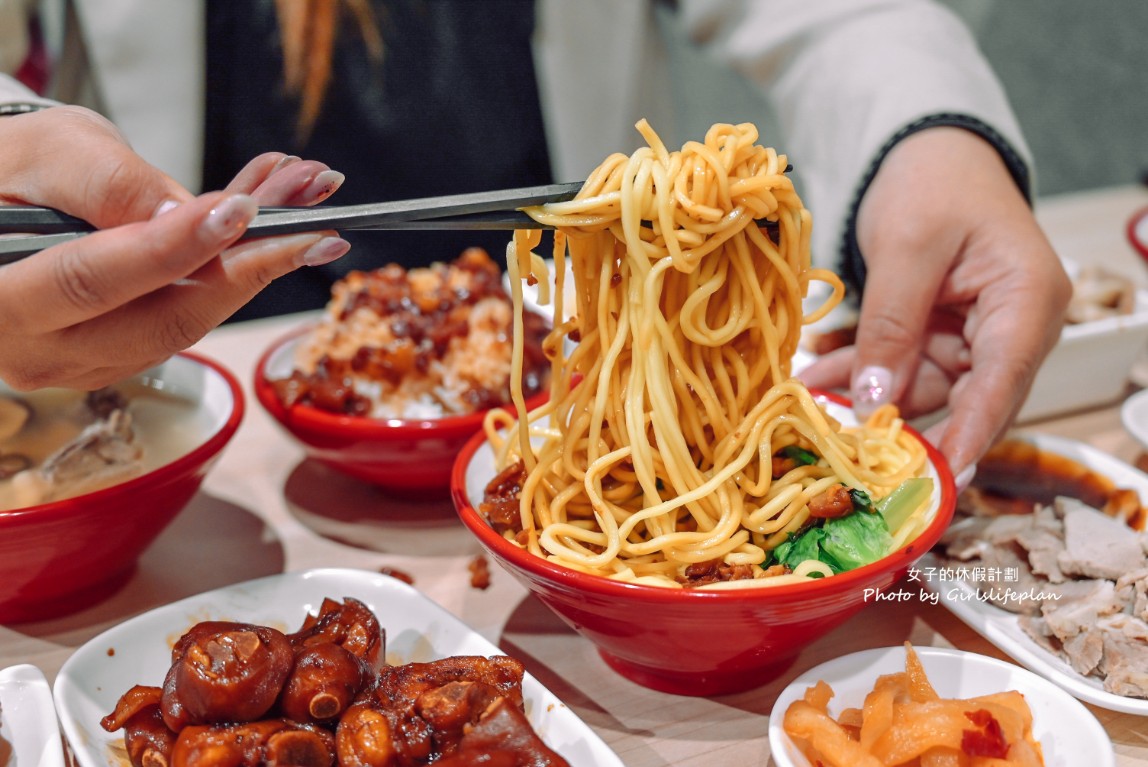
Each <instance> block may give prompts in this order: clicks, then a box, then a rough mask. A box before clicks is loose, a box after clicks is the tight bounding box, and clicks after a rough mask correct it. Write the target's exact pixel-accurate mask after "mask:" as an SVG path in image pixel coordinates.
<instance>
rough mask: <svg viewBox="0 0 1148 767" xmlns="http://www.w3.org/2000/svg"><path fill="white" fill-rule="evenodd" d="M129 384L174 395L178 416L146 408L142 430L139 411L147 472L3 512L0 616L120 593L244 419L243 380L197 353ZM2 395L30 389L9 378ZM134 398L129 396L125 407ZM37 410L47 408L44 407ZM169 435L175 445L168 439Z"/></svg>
mask: <svg viewBox="0 0 1148 767" xmlns="http://www.w3.org/2000/svg"><path fill="white" fill-rule="evenodd" d="M131 385H132V387H133V391H134V392H139V393H140V396H141V397H148V398H149V402H150V401H151V400H150V397H151V395H150V394H149V392H151V393H154V395H155V399H156V400H163V401H165V402H169V403H170V404H171V406H172V407H173V408H174V411H173V412H178V413H179V416H178V419H166V418H165V417H163V414H165V413H167V412H168V411H166V410H163V409H157V408H156V406H155V405H154V404H151V405H145V406H143V407H150V408H152V410H151V411H150V412H152V413H153V418H152V421H151V428H149V429H147V430H145V429H144V428H143V424H142V420H143V419H141V418H140V417H139V416H140V414H139V412H138V411H136V415H135V420H134V422H133V423H135V424H136V425H137V428H136V434H137V440H138V444H139V446H140V447H141V448H142V450H143V461H144V464H143V467H144V468H143V470H142V472H141V473H137V474H135V475H134V476H131V477H130V478H127V479H122V480H120V481H117V482H116V483H115V484H112V485H110V486H108V487H103V488H101V489H98V490H93V491H91V492H83V493H82V494H79V495H74V496H71V497H62V498H60V499H59V500H51V501H49V502H45V503H39V504H37V505H29V506H23V507H21V508H11V509H8V510H6V511H0V622H3V623H16V622H23V621H30V620H42V619H46V618H51V617H56V616H59V615H64V614H67V613H71V612H75V611H77V610H79V609H82V608H84V607H88V606H90V605H92V604H94V603H96V602H98V601H100V600H101V599H103V598H105V597H107V596H109V595H110V594H111V593H112V592H114V591H115V590H116V589H117V588H118V587H119V586H121V585H122V584H123V583H124V582H125V581H126V580H127V579H128V577H130V576H131V574H132V573H133V572H134V570H135V567H136V564H137V562H138V560H139V557H140V555H141V554H142V553H143V552H144V551H145V550H146V549H147V548H148V546H149V545H151V543H152V542H153V541H154V540H155V539H156V537H157V536H159V534H160V533H161V532H162V531H163V530H164V528H166V527H167V526H168V525H169V524H170V523H171V522H172V520H173V519H175V517H176V516H177V515H178V514H179V512H180V511H181V510H183V508H184V507H185V506H186V505H187V503H188V502H189V501H190V500H191V498H192V496H194V495H195V493H196V492H197V490H198V489H199V487H200V484H201V483H202V481H203V478H204V477H205V476H206V474H207V472H208V470H209V469H210V468H211V467H212V465H213V464H214V463H215V461H216V460H217V458H218V457H219V453H220V451H221V450H222V449H223V447H224V446H225V445H226V444H227V443H228V442H229V441H230V440H231V438H232V436H234V434H235V431H236V430H237V429H238V428H239V423H240V421H241V419H242V417H243V410H244V400H243V393H242V390H241V389H240V386H239V382H238V381H237V380H236V379H235V377H234V376H233V375H232V374H231V373H230V372H228V371H227V370H226V369H225V368H223V367H222V366H220V365H219V364H218V363H216V362H214V361H212V360H209V359H207V358H205V357H202V356H199V355H197V354H193V353H182V354H179V355H176V356H175V357H172V358H171V359H169V360H168V361H167V362H165V363H163V364H162V365H159V366H157V367H155V368H153V369H151V370H149V371H147V372H145V373H143V374H141V375H140V376H138V377H137V378H135V379H132V382H131ZM55 393H57V394H61V395H62V394H64V392H62V390H57V391H56V392H55ZM47 394H49V395H51V394H53V392H47ZM0 395H3V396H5V397H15V398H21V397H25V396H28V395H22V394H19V393H15V392H12V391H11V390H9V389H7V388H5V387H3V385H0ZM76 396H77V397H78V396H79V395H76ZM134 401H136V400H135V399H134V398H129V412H133V410H134V409H135V407H136V406H134V405H132V404H131V403H132V402H134ZM32 417H33V418H48V417H50V415H49V414H48V413H46V412H44V410H39V411H37V412H36V413H35V415H33V416H32ZM169 421H170V422H169ZM171 439H178V440H179V442H178V444H177V445H175V446H171V447H168V446H166V441H167V440H171ZM157 446H158V447H157ZM149 451H159V456H162V457H161V458H159V459H158V463H157V464H156V465H151V462H149V458H148V455H149Z"/></svg>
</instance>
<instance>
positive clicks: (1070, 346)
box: [1017, 259, 1148, 423]
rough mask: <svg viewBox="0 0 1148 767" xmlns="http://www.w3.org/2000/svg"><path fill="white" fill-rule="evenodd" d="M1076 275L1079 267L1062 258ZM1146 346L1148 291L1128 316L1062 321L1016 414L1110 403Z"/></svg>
mask: <svg viewBox="0 0 1148 767" xmlns="http://www.w3.org/2000/svg"><path fill="white" fill-rule="evenodd" d="M1064 267H1065V270H1066V271H1067V272H1068V273H1069V275H1070V276H1072V277H1074V278H1075V276H1076V274H1077V273H1079V271H1080V265H1079V264H1076V263H1075V262H1072V261H1069V260H1067V259H1065V260H1064ZM1145 349H1148V291H1146V290H1137V291H1136V302H1135V306H1134V308H1133V311H1132V313H1131V314H1125V315H1121V316H1118V317H1105V318H1103V319H1098V320H1093V321H1091V322H1082V323H1080V324H1078V325H1065V326H1064V329H1063V330H1061V332H1060V340H1059V341H1057V343H1056V346H1054V347H1053V348H1052V351H1050V352H1049V353H1048V356H1047V357H1046V358H1045V360H1044V363H1043V364H1042V365H1041V367H1040V370H1039V371H1038V372H1037V374H1036V379H1035V380H1034V381H1033V384H1032V389H1030V390H1029V394H1028V398H1027V399H1026V400H1025V402H1024V405H1023V406H1022V407H1021V409H1020V413H1018V414H1017V421H1018V422H1021V423H1024V422H1027V421H1034V420H1038V419H1042V418H1049V417H1051V416H1054V415H1058V414H1061V413H1069V412H1073V411H1076V410H1084V409H1087V408H1091V407H1099V406H1101V405H1106V404H1110V403H1113V402H1116V401H1117V400H1119V399H1120V398H1121V397H1122V396H1124V392H1125V391H1126V390H1127V387H1128V382H1129V380H1130V378H1131V371H1132V367H1133V365H1135V364H1136V362H1137V360H1139V359H1140V358H1141V356H1142V355H1143V354H1144V352H1145Z"/></svg>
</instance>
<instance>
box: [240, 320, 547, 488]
mask: <svg viewBox="0 0 1148 767" xmlns="http://www.w3.org/2000/svg"><path fill="white" fill-rule="evenodd" d="M308 332H310V328H309V327H304V328H300V329H298V330H296V331H294V332H292V333H290V334H289V335H287V336H285V337H283V338H280V339H279V340H278V341H276V342H274V343H273V344H272V345H271V346H270V347H269V348H268V349H267V351H265V352H264V353H263V355H262V356H261V357H260V359H259V361H258V363H257V364H256V366H255V381H254V390H255V398H256V400H258V402H259V404H260V405H262V406H263V408H264V409H265V410H266V411H267V412H268V414H270V415H271V417H272V418H274V419H275V421H276V422H277V423H278V424H279V426H280V427H282V428H283V429H284V430H285V431H286V432H287V433H288V434H290V435H291V436H292V437H294V438H295V439H296V440H297V441H298V442H299V444H300V445H301V446H302V447H303V450H304V451H305V452H306V454H307V456H308V457H310V458H312V459H314V460H316V461H318V462H319V463H322V464H324V465H326V466H329V467H330V468H332V469H334V470H336V471H339V472H341V473H343V474H346V475H348V476H351V477H354V478H355V479H358V480H362V481H364V482H369V483H371V484H373V485H377V486H379V487H381V488H384V489H386V490H388V491H390V492H393V493H395V494H397V495H401V496H404V497H410V498H416V499H418V498H425V499H438V500H445V499H446V498H448V497H449V495H450V473H451V468H452V467H453V465H454V461H455V458H456V457H457V456H458V453H459V451H460V450H461V449H462V446H463V445H465V444H466V442H467V440H469V439H470V438H471V437H473V436H474V435H475V434H477V433H479V432H481V431H482V421H483V419H484V418H485V417H486V413H487V411H486V410H480V411H476V412H474V413H468V414H465V415H450V416H442V417H428V418H370V417H365V416H358V415H341V414H338V413H332V412H330V411H326V410H322V409H320V408H316V407H312V406H310V405H306V404H301V403H295V404H293V405H291V406H290V407H288V406H287V405H284V404H283V401H282V400H281V399H280V398H279V393H278V392H277V391H276V388H275V385H274V383H273V382H274V381H276V380H278V379H283V378H286V377H288V376H289V375H290V374H291V370H292V368H293V366H294V358H295V357H294V355H295V349H296V347H297V346H298V344H299V343H300V342H301V341H302V340H303V337H304V336H305V335H306V334H307V333H308ZM545 396H546V395H545V394H542V395H537V396H535V397H531V398H530V399H529V400H527V405H528V406H529V407H535V406H537V405H539V404H541V403H542V402H543V401H545ZM448 508H449V507H448Z"/></svg>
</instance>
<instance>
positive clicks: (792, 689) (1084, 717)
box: [769, 645, 1116, 767]
mask: <svg viewBox="0 0 1148 767" xmlns="http://www.w3.org/2000/svg"><path fill="white" fill-rule="evenodd" d="M913 650H914V652H916V653H917V657H918V658H920V660H921V664H922V665H923V666H924V667H925V673H926V675H927V676H928V677H929V678H930V681H934V676H937V675H938V674H937V666H938V665H940V664H944V665H949V664H957V665H960V666H962V667H963V666H970V667H977V666H979V667H981V668H982V670H989V671H994V672H997V673H998V674H1004V675H1007V676H1006V677H1005V678H1006V680H1007V681H1006V683H1005V684H1007V685H1012V687H1006V686H1001V685H999V684H997V682H998V680H999V679H1000V678H1001V677H1000V676H997V675H996V674H994V675H992V677H991V678H992V679H993V681H992V682H990V684H989V688H991V689H1001V690H1003V689H1017V687H1018V686H1019V687H1024V688H1025V690H1028V692H1027V693H1025V690H1018V691H1019V692H1022V693H1025V697H1026V698H1027V699H1029V700H1030V701H1036V703H1037V705H1039V706H1041V707H1042V708H1047V707H1048V705H1050V704H1049V701H1053V702H1055V703H1056V704H1057V705H1058V706H1059V707H1062V708H1063V709H1064V711H1065V713H1066V715H1068V714H1070V715H1071V717H1072V722H1073V723H1074V725H1077V726H1078V727H1079V730H1078V731H1079V732H1082V733H1083V732H1085V731H1086V730H1087V731H1088V737H1089V740H1088V741H1087V742H1086V743H1085V744H1083V745H1085V746H1086V747H1087V748H1088V749H1089V750H1088V754H1089V757H1090V758H1091V761H1090V762H1089V765H1090V767H1116V751H1115V747H1114V746H1113V744H1112V740H1111V738H1109V737H1108V733H1107V732H1106V731H1105V729H1104V727H1103V726H1102V725H1101V724H1100V721H1099V720H1098V719H1097V718H1096V717H1095V716H1094V715H1093V714H1092V712H1091V711H1089V710H1088V709H1087V708H1085V706H1084V705H1083V704H1082V703H1080V702H1079V701H1078V700H1075V699H1074V698H1073V697H1072V696H1070V695H1068V694H1067V693H1066V692H1065V691H1064V690H1062V689H1060V688H1059V687H1057V686H1056V685H1054V684H1052V683H1051V682H1049V681H1048V680H1047V679H1044V678H1043V677H1041V676H1039V675H1038V674H1034V673H1032V672H1031V671H1027V670H1026V669H1023V668H1021V667H1020V666H1016V665H1014V664H1011V663H1008V662H1006V661H1002V660H997V659H996V658H990V657H988V656H987V655H980V654H977V653H972V652H966V651H964V650H956V649H949V648H945V647H927V646H916V645H914V647H913ZM904 665H905V648H904V647H903V646H896V647H880V648H876V649H872V650H861V651H860V652H855V653H851V654H849V655H843V656H841V657H838V658H834V659H833V660H830V661H826V662H825V663H822V664H820V665H818V666H815V667H814V668H811V669H809V670H808V671H805V672H804V673H802V674H801V675H799V676H798V677H797V678H796V679H794V680H793V681H792V682H790V683H789V684H788V685H787V686H786V687H785V689H784V690H782V691H781V694H780V695H778V697H777V701H776V702H775V703H774V705H773V709H772V710H771V711H770V714H769V746H770V750H771V752H772V754H773V758H774V760H775V761H776V762H777V763H778V767H809V763H808V761H807V760H805V759H804V758H802V757H800V756H799V752H798V751H797V749H796V746H794V744H793V741H792V740H790V738H789V736H788V735H786V734H785V729H784V727H783V718H784V716H785V710H786V709H787V708H788V707H789V705H790V704H791V703H792V702H793V701H795V700H799V699H800V698H801V697H802V696H803V695H804V694H805V690H806V689H807V688H808V687H810V686H812V685H813V684H815V683H816V682H817V681H818V680H824V681H826V682H827V683H829V685H830V686H832V687H834V691H835V692H838V695H835V696H834V698H833V700H832V701H831V702H830V712H837V711H840V709H841V708H843V707H845V706H846V705H850V706H853V705H857V706H859V705H861V702H862V700H854V699H851V698H846V697H845V695H843V694H842V691H839V690H838V685H837V684H835V681H836V680H839V679H841V678H842V675H843V672H846V671H855V670H857V669H864V671H863V673H864V674H866V675H867V676H871V677H872V679H871V680H869V686H870V688H871V686H872V683H873V682H875V681H876V679H877V676H878V675H879V674H884V673H890V672H892V671H900V670H904ZM930 667H932V668H930ZM962 676H964V675H963V674H962ZM968 678H970V679H976V678H978V675H976V674H969V676H968ZM980 678H984V675H983V674H981V675H980ZM1018 680H1019V681H1020V682H1021V684H1020V685H1016V684H1015V683H1016V682H1017V681H1018ZM937 688H938V689H937V693H938V694H939V695H940V696H941V697H942V698H945V697H952V695H951V694H950V693H946V691H945V689H944V687H943V684H938V685H937ZM1031 693H1037V694H1038V695H1037V696H1034V695H1032V694H1031ZM846 694H848V693H846ZM839 696H840V697H839ZM1030 705H1033V703H1031V702H1030ZM1034 708H1035V707H1034ZM1037 724H1038V721H1037V710H1034V711H1033V725H1034V726H1033V729H1034V733H1033V734H1034V735H1038V733H1039V732H1040V730H1042V729H1043V726H1041V727H1038V726H1037ZM1038 739H1039V738H1038ZM1043 745H1044V744H1043V743H1042V746H1043ZM791 755H798V758H799V759H800V761H794V760H793V759H792V758H791ZM1044 756H1045V763H1046V764H1047V765H1048V767H1067V765H1066V763H1065V762H1063V761H1060V760H1059V759H1058V758H1057V755H1056V754H1055V753H1053V754H1049V753H1045V755H1044ZM1050 758H1051V759H1052V761H1050Z"/></svg>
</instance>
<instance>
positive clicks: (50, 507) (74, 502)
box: [0, 351, 246, 524]
mask: <svg viewBox="0 0 1148 767" xmlns="http://www.w3.org/2000/svg"><path fill="white" fill-rule="evenodd" d="M174 356H176V357H182V358H184V359H187V360H189V361H191V362H193V363H196V364H198V365H200V366H202V367H205V368H207V369H208V370H211V371H214V372H215V373H216V374H217V375H218V376H219V377H220V378H222V379H223V382H224V383H225V384H226V385H227V389H228V391H229V392H230V393H231V403H232V407H231V412H230V413H229V414H228V416H227V419H226V420H225V421H224V422H223V423H222V424H221V425H220V427H219V428H218V429H217V430H216V431H215V433H214V434H212V435H211V436H210V437H208V438H207V439H206V440H204V441H203V442H202V443H201V444H199V445H198V446H197V447H194V448H192V449H191V450H189V451H188V452H186V453H184V454H183V455H181V456H180V457H178V458H176V459H174V460H172V461H168V462H167V463H165V464H163V465H162V466H157V467H156V468H154V469H152V470H151V471H149V472H146V473H144V474H141V475H139V476H138V477H132V478H131V479H129V480H127V481H125V482H119V483H117V484H115V485H112V486H110V487H105V488H102V489H100V490H93V491H91V492H90V493H83V494H81V495H74V496H71V497H70V498H61V499H60V500H58V501H52V502H50V503H44V504H40V505H38V506H25V507H23V508H20V509H8V510H6V511H0V524H3V523H5V522H15V521H22V520H23V519H24V518H25V517H29V516H32V515H35V516H36V518H37V519H39V518H41V517H42V518H44V519H45V520H53V519H56V518H59V517H67V516H70V515H71V514H74V513H75V512H76V510H77V508H79V507H80V506H84V507H85V509H86V507H87V506H88V502H93V505H94V504H99V503H101V502H102V501H105V500H107V499H110V498H113V497H115V496H117V495H119V494H121V493H131V492H133V491H135V490H138V489H142V488H146V487H147V486H149V485H152V484H157V483H160V482H163V481H166V479H167V478H168V477H170V476H178V475H181V474H184V473H186V472H189V471H191V470H192V469H193V468H194V467H196V466H199V465H202V464H204V463H206V462H207V461H208V460H209V459H210V458H211V457H212V456H213V455H215V454H216V453H218V452H219V451H221V450H222V449H223V447H224V445H226V444H227V443H228V442H229V441H230V440H231V437H232V436H233V435H234V434H235V432H236V431H237V430H238V429H239V424H240V422H241V421H242V420H243V414H244V411H245V409H246V404H245V400H244V397H243V388H242V387H241V386H240V385H239V381H238V380H237V379H236V377H235V375H234V374H232V372H231V371H230V370H228V369H227V368H225V367H224V366H223V365H222V364H220V363H219V362H216V361H215V360H213V359H211V358H209V357H205V356H203V355H202V354H198V353H196V352H191V351H183V352H179V353H178V354H176V355H174ZM117 513H118V512H117Z"/></svg>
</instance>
